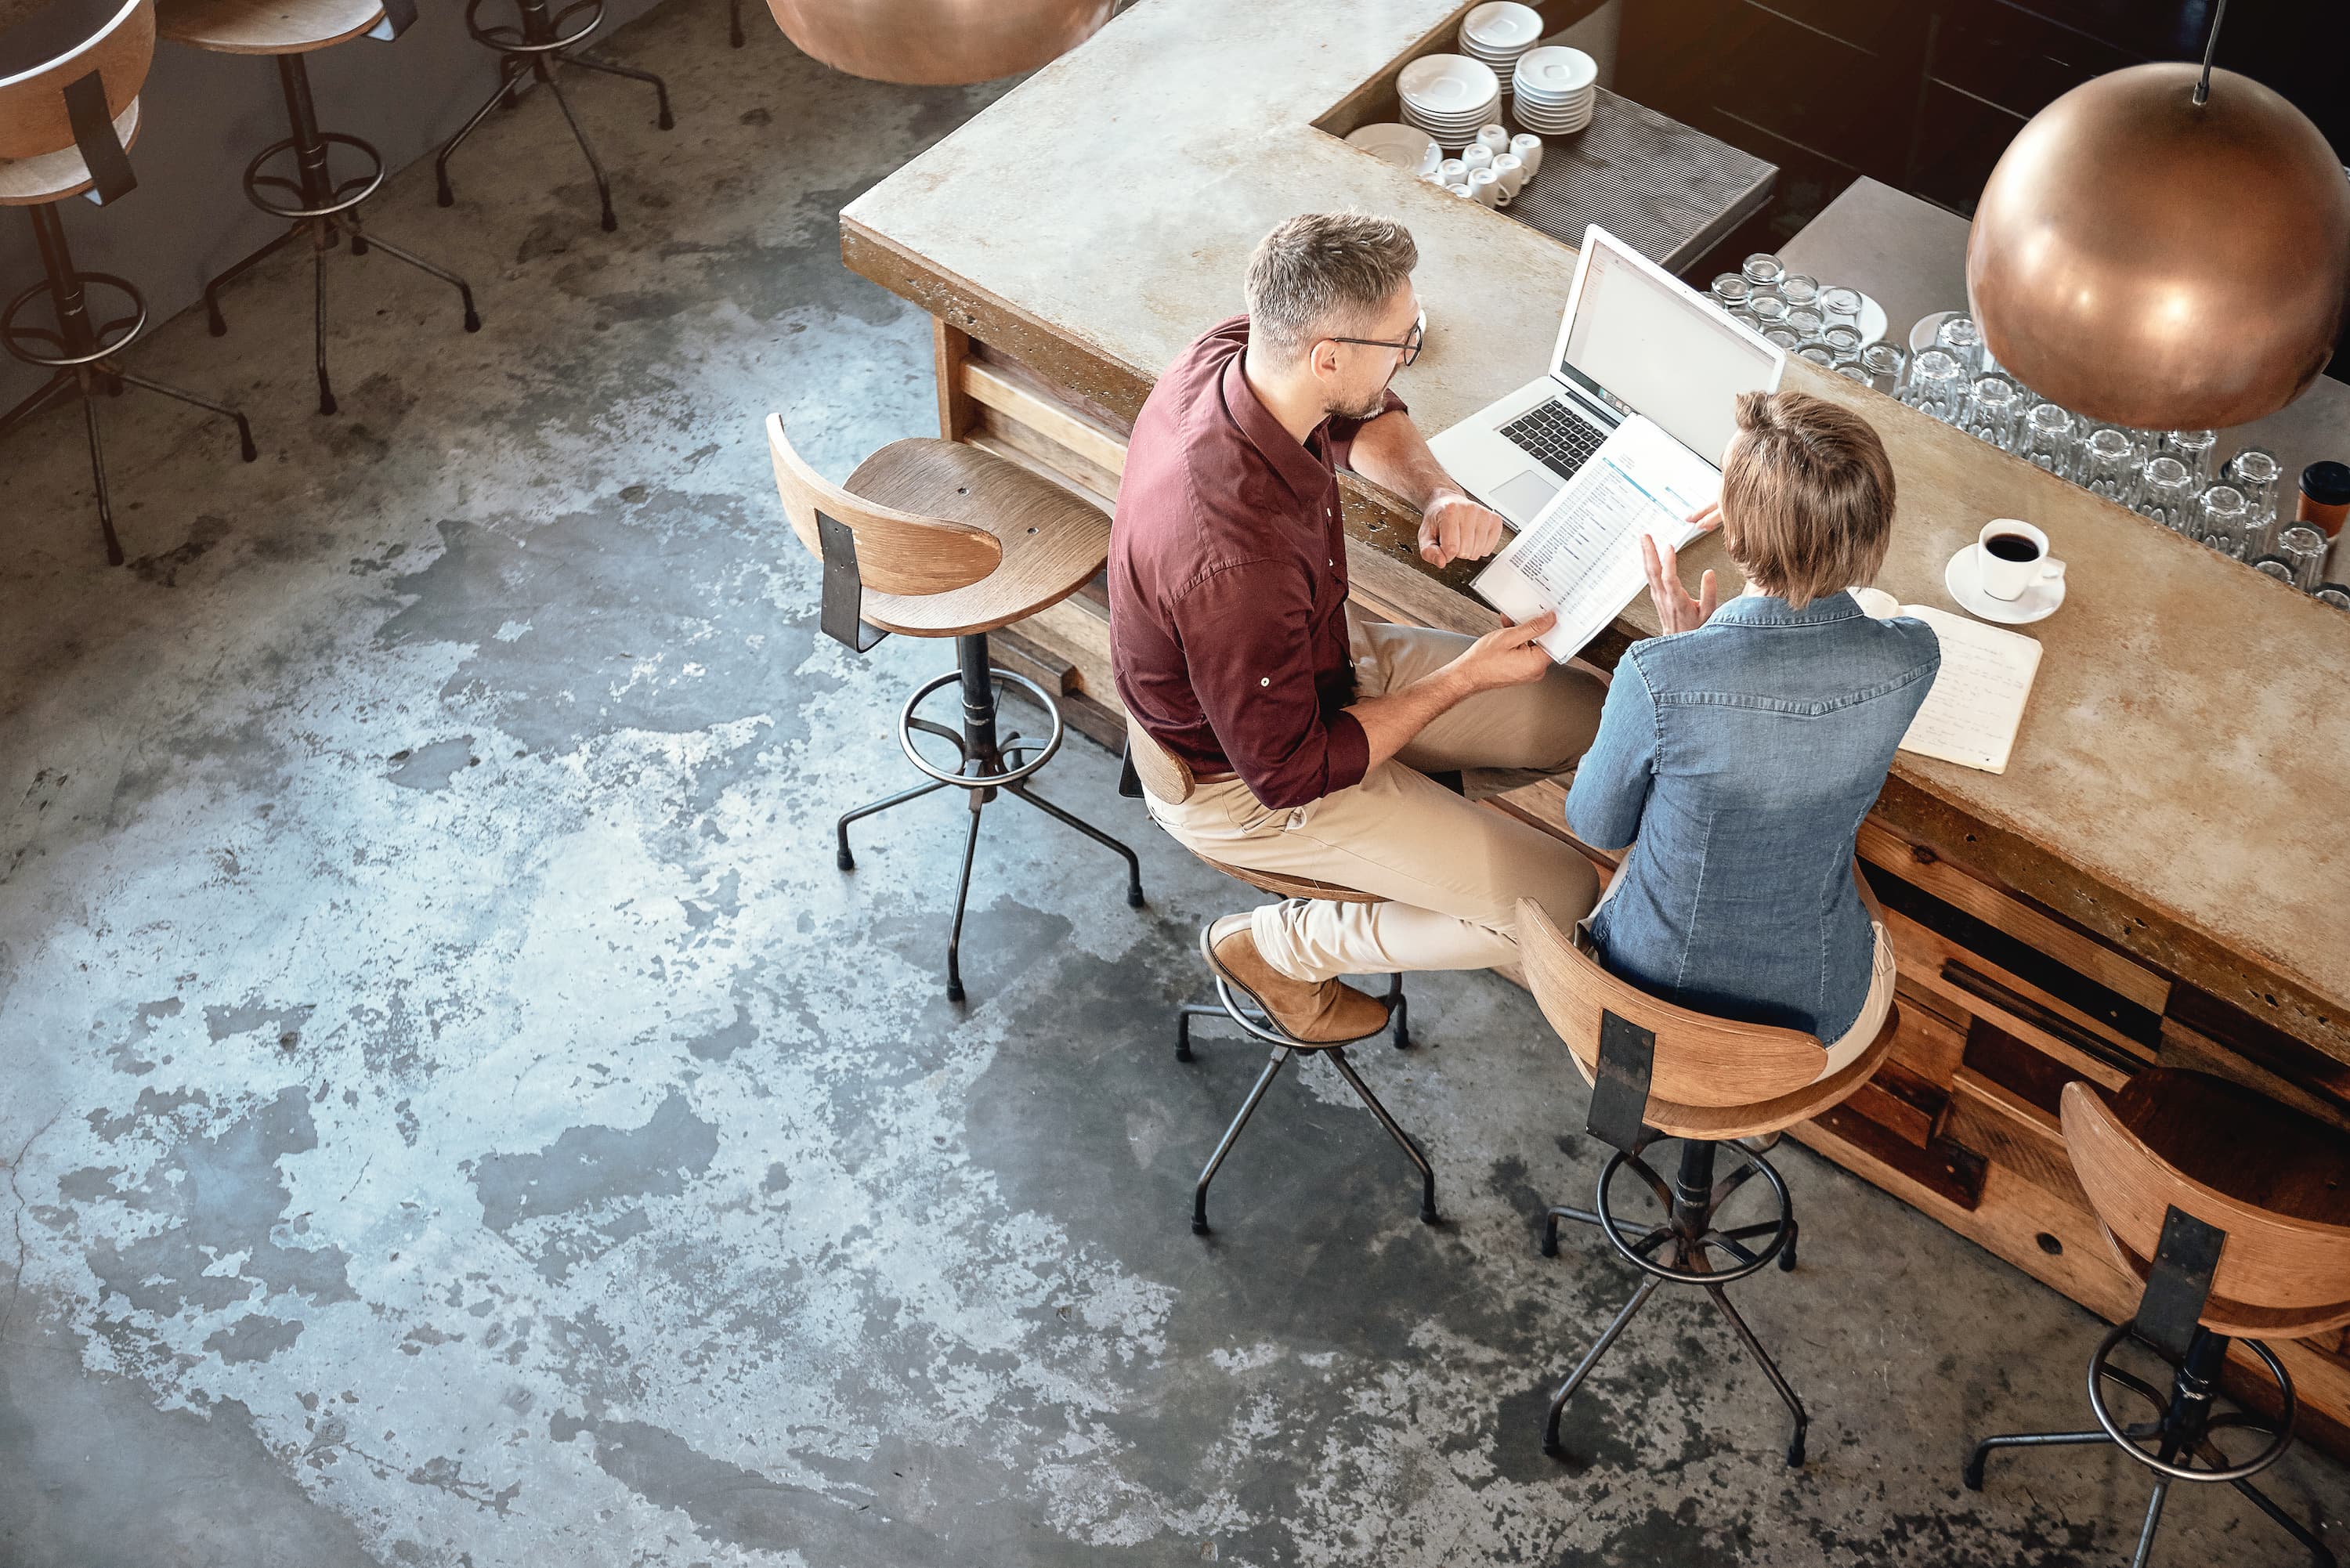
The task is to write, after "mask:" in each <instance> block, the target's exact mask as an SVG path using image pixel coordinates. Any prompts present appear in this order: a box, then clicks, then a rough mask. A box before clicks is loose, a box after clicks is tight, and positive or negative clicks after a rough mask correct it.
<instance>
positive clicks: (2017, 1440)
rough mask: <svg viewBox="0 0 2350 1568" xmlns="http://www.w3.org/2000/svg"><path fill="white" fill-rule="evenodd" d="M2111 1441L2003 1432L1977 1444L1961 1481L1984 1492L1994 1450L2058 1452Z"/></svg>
mask: <svg viewBox="0 0 2350 1568" xmlns="http://www.w3.org/2000/svg"><path fill="white" fill-rule="evenodd" d="M2112 1441H2113V1438H2109V1437H2107V1436H2106V1434H2105V1433H2104V1432H2102V1431H2096V1432H2002V1433H2001V1434H2000V1435H1999V1436H1998V1437H1996V1438H1984V1439H1983V1440H1982V1441H1981V1442H1980V1443H1977V1444H1976V1445H1975V1448H1974V1452H1973V1453H1971V1454H1969V1455H1968V1456H1967V1468H1966V1469H1965V1470H1964V1471H1963V1472H1962V1473H1961V1475H1960V1480H1964V1481H1965V1482H1966V1486H1967V1490H1969V1491H1981V1490H1982V1489H1983V1462H1984V1461H1985V1460H1987V1459H1990V1458H1991V1450H1992V1449H2060V1448H2067V1447H2070V1446H2072V1445H2074V1444H2079V1443H2110V1442H2112Z"/></svg>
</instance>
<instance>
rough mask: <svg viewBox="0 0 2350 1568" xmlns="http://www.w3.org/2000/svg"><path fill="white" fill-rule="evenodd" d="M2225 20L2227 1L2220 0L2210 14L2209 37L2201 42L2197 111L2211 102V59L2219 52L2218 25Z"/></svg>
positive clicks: (2196, 86) (2196, 87)
mask: <svg viewBox="0 0 2350 1568" xmlns="http://www.w3.org/2000/svg"><path fill="white" fill-rule="evenodd" d="M2227 19H2228V0H2220V4H2219V5H2217V6H2215V7H2214V8H2213V9H2212V12H2211V32H2210V36H2208V37H2206V38H2205V39H2204V40H2203V76H2202V79H2200V80H2199V81H2198V82H2197V83H2196V84H2195V107H2196V108H2198V109H2201V108H2202V107H2203V106H2204V105H2205V104H2207V103H2209V102H2210V101H2211V57H2212V56H2213V55H2215V54H2217V53H2219V52H2220V23H2222V22H2224V21H2226V20H2227Z"/></svg>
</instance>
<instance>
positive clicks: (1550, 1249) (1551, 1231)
mask: <svg viewBox="0 0 2350 1568" xmlns="http://www.w3.org/2000/svg"><path fill="white" fill-rule="evenodd" d="M1560 1220H1574V1221H1575V1223H1576V1224H1578V1225H1588V1226H1590V1227H1592V1228H1593V1229H1594V1230H1597V1229H1600V1228H1602V1227H1603V1226H1604V1225H1605V1224H1606V1221H1605V1220H1601V1219H1600V1218H1599V1216H1598V1215H1596V1214H1594V1213H1593V1212H1592V1211H1591V1210H1588V1209H1570V1208H1567V1207H1565V1205H1558V1206H1555V1207H1553V1208H1551V1209H1548V1210H1544V1213H1543V1237H1542V1255H1543V1256H1544V1257H1545V1258H1555V1257H1557V1256H1558V1222H1559V1221H1560Z"/></svg>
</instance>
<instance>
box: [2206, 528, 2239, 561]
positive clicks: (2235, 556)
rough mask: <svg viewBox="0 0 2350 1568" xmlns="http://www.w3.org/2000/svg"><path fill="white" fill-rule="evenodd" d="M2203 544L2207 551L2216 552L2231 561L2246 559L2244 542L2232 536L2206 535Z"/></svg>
mask: <svg viewBox="0 0 2350 1568" xmlns="http://www.w3.org/2000/svg"><path fill="white" fill-rule="evenodd" d="M2201 542H2202V545H2203V547H2204V548H2205V549H2207V550H2216V551H2218V552H2219V553H2220V555H2222V556H2227V557H2228V559H2230V560H2231V561H2241V560H2242V559H2243V558H2244V542H2243V541H2242V540H2241V539H2238V538H2236V537H2234V536H2233V535H2227V534H2206V535H2202V540H2201Z"/></svg>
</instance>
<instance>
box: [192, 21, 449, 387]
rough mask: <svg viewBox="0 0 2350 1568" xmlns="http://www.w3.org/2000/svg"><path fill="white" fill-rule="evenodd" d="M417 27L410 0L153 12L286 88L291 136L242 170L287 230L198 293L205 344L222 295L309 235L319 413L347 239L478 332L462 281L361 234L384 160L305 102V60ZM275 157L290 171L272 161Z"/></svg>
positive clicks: (196, 44)
mask: <svg viewBox="0 0 2350 1568" xmlns="http://www.w3.org/2000/svg"><path fill="white" fill-rule="evenodd" d="M415 19H416V3H415V0H390V5H387V4H386V3H385V0H159V3H158V5H157V10H156V23H157V26H158V27H159V28H160V29H161V33H162V35H163V36H165V37H167V38H169V39H171V40H172V42H173V43H175V44H185V45H187V46H189V47H191V48H197V49H209V50H211V51H213V53H215V54H223V55H270V56H274V57H276V61H277V80H278V85H279V86H280V87H281V88H284V89H285V93H286V121H287V125H288V127H289V129H290V130H292V131H293V134H292V135H290V136H288V137H287V138H286V140H283V141H277V142H273V143H271V144H270V145H269V146H267V147H265V148H263V149H262V150H261V151H259V152H257V153H255V155H254V158H253V161H251V162H250V163H247V164H246V165H245V166H244V193H245V196H246V198H247V199H248V200H250V201H251V202H253V204H254V205H255V206H256V207H258V208H260V209H261V210H262V211H263V212H265V213H269V214H270V215H271V216H272V217H277V218H283V219H285V220H286V223H287V224H288V227H287V228H286V232H285V233H284V234H279V235H278V236H277V237H276V239H273V240H271V241H270V242H269V243H268V244H265V245H264V246H262V247H261V248H260V249H259V250H257V251H255V252H254V253H253V254H251V255H249V256H246V257H245V258H244V260H243V261H240V262H238V263H236V264H235V265H233V266H231V267H230V268H229V269H228V270H227V271H226V272H224V273H222V274H221V275H219V276H218V277H215V278H213V280H212V281H211V282H210V283H207V284H205V285H204V314H205V316H206V317H208V318H209V320H210V323H211V326H212V333H213V337H221V336H223V335H224V334H225V333H226V332H227V331H228V320H227V318H226V317H224V316H223V315H222V314H221V307H220V292H221V290H222V289H223V288H224V287H225V286H228V285H229V284H231V283H234V282H235V281H236V280H237V279H238V278H240V277H242V276H244V275H245V274H246V273H247V272H249V271H251V270H252V269H253V268H254V267H255V266H257V265H260V264H261V262H263V261H264V260H265V259H266V258H267V257H269V256H271V255H274V254H276V253H277V252H278V251H280V250H282V249H284V248H285V247H286V246H287V245H289V244H293V243H294V242H295V241H296V240H298V239H301V238H303V237H305V236H306V235H307V237H308V238H309V240H310V257H311V265H310V274H311V275H310V289H311V302H312V303H311V324H312V332H313V357H314V358H315V361H316V364H317V373H318V411H319V412H320V413H322V414H331V413H333V412H334V411H335V389H334V383H333V382H332V381H330V380H329V379H328V376H327V254H328V252H329V251H332V250H334V249H336V248H337V247H338V244H339V242H340V241H341V239H342V237H343V236H344V234H348V235H349V236H350V242H351V254H353V255H365V254H367V253H368V252H369V250H370V249H374V250H380V251H381V252H383V253H384V254H386V255H388V256H390V257H391V258H392V259H393V260H395V261H403V262H406V263H407V264H408V265H410V266H412V267H414V268H416V269H417V270H418V271H420V272H424V273H429V274H431V275H432V276H434V277H437V278H439V279H440V280H441V281H442V282H443V283H445V284H448V285H449V286H452V287H453V288H454V289H456V291H457V296H458V298H459V299H461V300H462V301H463V302H464V306H465V330H466V331H468V332H479V331H480V330H481V329H482V318H481V317H480V316H479V315H478V314H477V313H476V312H475V311H474V309H473V289H472V287H471V286H468V285H467V284H466V282H465V280H464V279H463V278H462V277H459V276H458V275H456V274H455V273H453V272H451V271H449V270H448V269H447V268H446V267H442V266H436V265H433V264H432V263H431V262H429V261H426V260H424V259H423V258H422V257H421V256H416V255H411V254H409V253H408V252H406V251H404V250H401V249H400V247H399V246H398V245H395V244H390V243H389V242H387V241H385V240H384V239H383V238H381V237H380V236H379V235H375V234H368V233H366V232H364V231H363V230H362V229H361V228H360V227H359V203H360V202H364V201H366V200H367V199H368V198H369V197H370V196H372V195H374V194H375V192H376V189H377V187H379V186H380V185H381V184H382V183H383V174H384V168H383V155H382V154H381V153H380V152H378V151H376V150H375V148H374V147H373V146H371V145H369V143H367V142H365V141H362V140H359V138H358V137H356V136H345V135H344V134H342V133H341V132H340V131H332V130H319V129H318V113H317V107H316V106H315V105H314V104H313V102H312V101H311V97H310V71H309V67H308V65H307V63H306V62H307V57H308V56H309V55H310V54H311V53H312V52H314V51H316V50H318V49H323V48H327V47H330V46H332V45H335V44H339V43H342V42H343V41H344V40H346V39H348V38H356V37H359V36H367V37H370V38H379V39H382V40H385V41H387V42H389V41H390V40H391V39H393V38H396V37H398V36H400V34H401V33H402V32H405V31H406V30H407V27H408V25H409V24H410V23H411V22H413V21H414V20H415ZM337 151H341V152H342V153H343V154H344V155H345V159H346V161H347V163H348V165H349V167H348V170H347V171H345V172H343V173H341V174H340V175H338V173H337V171H335V170H334V169H333V167H332V164H333V161H334V155H335V153H336V152H337ZM281 159H286V160H289V161H290V163H279V162H278V161H279V160H281ZM273 164H276V168H275V169H273V168H272V165H273Z"/></svg>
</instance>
